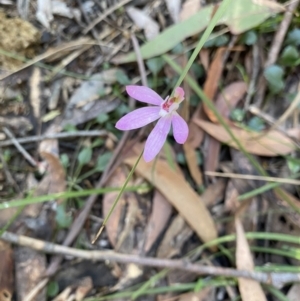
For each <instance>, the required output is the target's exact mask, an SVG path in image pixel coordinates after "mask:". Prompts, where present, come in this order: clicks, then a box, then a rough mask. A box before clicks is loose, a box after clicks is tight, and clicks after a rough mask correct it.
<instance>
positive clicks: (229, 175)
mask: <svg viewBox="0 0 300 301" xmlns="http://www.w3.org/2000/svg"><path fill="white" fill-rule="evenodd" d="M205 174H207V175H209V176H213V177H221V178H231V179H243V180H254V181H266V182H275V183H282V184H290V185H300V181H299V180H294V179H286V178H275V177H264V176H255V175H245V174H236V173H222V172H215V171H206V172H205Z"/></svg>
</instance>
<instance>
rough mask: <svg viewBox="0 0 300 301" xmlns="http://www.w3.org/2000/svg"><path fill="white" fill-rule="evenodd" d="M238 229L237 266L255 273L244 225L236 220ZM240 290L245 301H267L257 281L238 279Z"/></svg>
mask: <svg viewBox="0 0 300 301" xmlns="http://www.w3.org/2000/svg"><path fill="white" fill-rule="evenodd" d="M235 228H236V265H237V268H238V269H239V270H246V271H253V269H254V263H253V259H252V255H251V251H250V247H249V244H248V241H247V239H246V236H245V232H244V229H243V225H242V223H241V221H240V219H239V218H238V217H236V218H235ZM238 284H239V290H240V293H241V296H242V300H243V301H267V299H266V296H265V294H264V292H263V290H262V288H261V286H260V284H259V283H258V282H257V281H254V280H251V279H246V278H241V277H240V278H238Z"/></svg>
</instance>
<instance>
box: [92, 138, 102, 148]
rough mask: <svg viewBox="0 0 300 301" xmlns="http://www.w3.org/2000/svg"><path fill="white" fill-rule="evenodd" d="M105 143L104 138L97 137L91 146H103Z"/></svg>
mask: <svg viewBox="0 0 300 301" xmlns="http://www.w3.org/2000/svg"><path fill="white" fill-rule="evenodd" d="M103 144H104V140H103V139H102V138H96V139H95V140H94V141H93V143H92V145H91V147H92V148H94V147H99V146H102V145H103Z"/></svg>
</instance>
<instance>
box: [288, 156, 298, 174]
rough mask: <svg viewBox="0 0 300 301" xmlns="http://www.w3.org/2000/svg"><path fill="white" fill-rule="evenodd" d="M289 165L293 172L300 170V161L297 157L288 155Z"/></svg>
mask: <svg viewBox="0 0 300 301" xmlns="http://www.w3.org/2000/svg"><path fill="white" fill-rule="evenodd" d="M287 165H288V167H289V170H290V171H291V172H292V173H293V174H296V173H298V172H299V171H300V161H299V160H297V159H295V158H292V157H287Z"/></svg>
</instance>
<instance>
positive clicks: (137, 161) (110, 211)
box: [92, 152, 143, 244]
mask: <svg viewBox="0 0 300 301" xmlns="http://www.w3.org/2000/svg"><path fill="white" fill-rule="evenodd" d="M142 155H143V152H141V154H140V155H139V157H138V159H137V160H136V162H135V164H134V166H133V167H132V169H131V170H130V172H129V174H128V176H127V178H126V180H125V183H124V185H123V186H122V188H121V190H120V192H119V194H118V196H117V197H116V199H115V201H114V203H113V204H112V206H111V208H110V210H109V212H108V214H107V215H106V217H105V218H104V221H103V223H102V225H101V227H100V229H99V231H98V233H97V234H96V236H95V238H94V239H93V240H92V244H94V243H95V242H96V241H97V239H98V238H99V236H100V235H101V233H102V231H103V229H104V228H105V226H106V223H107V221H108V219H109V218H110V216H111V214H112V212H113V211H114V209H115V208H116V206H117V204H118V202H119V199H120V197H121V195H122V194H123V192H124V191H125V189H126V186H127V184H128V182H129V180H130V179H131V177H132V175H133V173H134V171H135V169H136V167H137V166H138V164H139V162H140V160H141V158H142Z"/></svg>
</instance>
